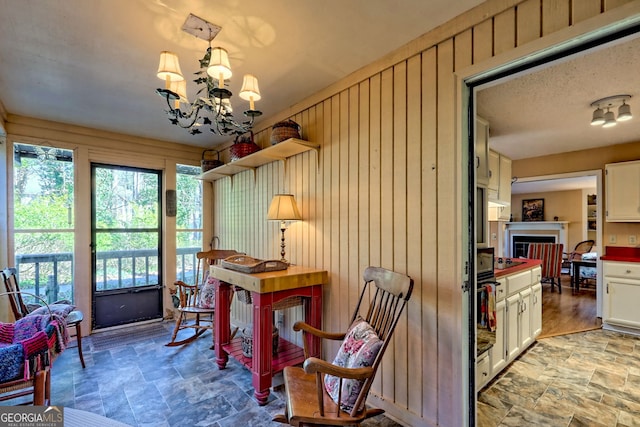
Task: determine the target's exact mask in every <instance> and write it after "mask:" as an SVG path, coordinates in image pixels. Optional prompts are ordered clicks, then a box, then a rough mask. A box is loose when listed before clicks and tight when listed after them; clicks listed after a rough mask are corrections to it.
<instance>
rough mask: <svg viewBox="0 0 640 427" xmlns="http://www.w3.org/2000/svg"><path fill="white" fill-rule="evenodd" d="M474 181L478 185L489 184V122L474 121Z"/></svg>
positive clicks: (478, 119) (479, 119)
mask: <svg viewBox="0 0 640 427" xmlns="http://www.w3.org/2000/svg"><path fill="white" fill-rule="evenodd" d="M476 179H477V183H478V184H483V185H487V184H489V122H487V121H486V120H484V119H481V118H479V117H478V118H477V119H476Z"/></svg>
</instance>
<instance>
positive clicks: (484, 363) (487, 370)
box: [476, 353, 491, 391]
mask: <svg viewBox="0 0 640 427" xmlns="http://www.w3.org/2000/svg"><path fill="white" fill-rule="evenodd" d="M490 379H491V362H490V357H489V354H488V353H485V354H484V356H482V357H481V358H480V359H479V360H478V361H477V362H476V391H479V390H480V389H481V388H482V387H484V386H485V385H487V383H488V382H489V380H490Z"/></svg>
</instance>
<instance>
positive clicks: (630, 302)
mask: <svg viewBox="0 0 640 427" xmlns="http://www.w3.org/2000/svg"><path fill="white" fill-rule="evenodd" d="M604 282H605V283H604V287H605V288H604V290H605V292H604V298H603V299H604V303H603V312H602V321H603V322H605V323H610V324H613V325H620V326H626V327H629V328H635V329H639V328H640V310H638V297H639V296H640V280H635V279H624V278H618V277H609V276H605V278H604Z"/></svg>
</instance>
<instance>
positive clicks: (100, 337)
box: [91, 323, 171, 351]
mask: <svg viewBox="0 0 640 427" xmlns="http://www.w3.org/2000/svg"><path fill="white" fill-rule="evenodd" d="M160 337H166V339H167V342H169V339H170V338H171V332H170V331H169V330H167V329H166V328H165V327H164V323H153V324H151V325H144V326H132V327H130V328H122V329H117V330H115V331H109V332H98V333H95V334H92V335H91V347H92V350H93V351H102V350H109V349H111V348H115V347H120V346H125V345H129V344H134V343H137V342H140V341H143V340H145V339H153V338H160Z"/></svg>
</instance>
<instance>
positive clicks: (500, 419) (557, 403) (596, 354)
mask: <svg viewBox="0 0 640 427" xmlns="http://www.w3.org/2000/svg"><path fill="white" fill-rule="evenodd" d="M477 420H478V422H477V424H478V426H482V427H485V426H500V427H502V426H549V427H551V426H562V427H566V426H570V427H574V426H593V427H598V426H620V427H622V426H638V425H640V338H639V337H634V336H631V335H624V334H619V333H616V332H611V331H604V330H602V329H599V330H594V331H589V332H580V333H575V334H569V335H563V336H557V337H550V338H543V339H540V340H538V342H537V343H535V344H534V345H533V346H532V347H531V348H530V349H529V350H528V351H527V352H525V353H524V354H523V355H522V356H520V357H519V358H518V359H516V360H515V361H514V362H513V363H512V364H511V365H510V366H509V367H508V368H507V369H506V370H504V371H503V372H502V373H501V374H500V375H499V376H498V377H497V378H496V379H494V380H493V381H492V382H491V383H490V384H489V385H488V386H487V387H485V388H484V389H483V390H482V391H481V393H480V394H479V396H478V418H477Z"/></svg>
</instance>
